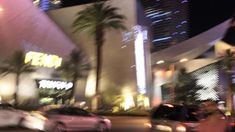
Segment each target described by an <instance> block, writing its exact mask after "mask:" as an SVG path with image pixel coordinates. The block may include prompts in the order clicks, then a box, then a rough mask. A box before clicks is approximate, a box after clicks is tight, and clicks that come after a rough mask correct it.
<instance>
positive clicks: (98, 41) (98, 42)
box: [95, 26, 104, 109]
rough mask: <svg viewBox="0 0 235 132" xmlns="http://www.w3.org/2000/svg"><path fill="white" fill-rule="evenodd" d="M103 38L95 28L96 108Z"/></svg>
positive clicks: (102, 33) (101, 30)
mask: <svg viewBox="0 0 235 132" xmlns="http://www.w3.org/2000/svg"><path fill="white" fill-rule="evenodd" d="M103 38H104V32H103V29H102V27H101V26H99V27H97V28H96V36H95V41H96V57H97V59H96V87H95V91H96V96H95V98H96V101H97V104H96V105H97V106H96V108H97V109H98V108H99V103H100V101H99V94H100V93H99V92H100V91H99V85H100V77H101V70H102V45H103V42H104V40H103Z"/></svg>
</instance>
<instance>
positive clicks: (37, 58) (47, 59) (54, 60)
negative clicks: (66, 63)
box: [24, 51, 62, 68]
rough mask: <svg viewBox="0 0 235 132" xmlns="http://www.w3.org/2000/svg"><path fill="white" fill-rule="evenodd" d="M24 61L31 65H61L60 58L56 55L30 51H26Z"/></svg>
mask: <svg viewBox="0 0 235 132" xmlns="http://www.w3.org/2000/svg"><path fill="white" fill-rule="evenodd" d="M24 62H25V63H30V64H31V65H33V66H42V67H48V68H52V67H54V68H58V67H59V66H61V63H62V58H61V57H59V56H57V55H50V54H45V53H40V52H33V51H30V52H28V53H26V55H25V61H24Z"/></svg>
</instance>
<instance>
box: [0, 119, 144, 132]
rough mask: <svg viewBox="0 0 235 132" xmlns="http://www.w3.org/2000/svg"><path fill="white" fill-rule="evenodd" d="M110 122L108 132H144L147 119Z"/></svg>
mask: <svg viewBox="0 0 235 132" xmlns="http://www.w3.org/2000/svg"><path fill="white" fill-rule="evenodd" d="M108 118H109V119H110V120H111V122H112V129H111V131H110V132H146V128H145V127H144V123H147V122H148V119H147V117H135V116H109V117H108ZM0 132H35V131H33V130H27V129H23V128H4V129H3V128H2V129H1V130H0Z"/></svg>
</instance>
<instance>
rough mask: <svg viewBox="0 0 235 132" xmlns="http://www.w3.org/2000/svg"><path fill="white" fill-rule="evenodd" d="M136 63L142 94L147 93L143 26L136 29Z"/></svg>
mask: <svg viewBox="0 0 235 132" xmlns="http://www.w3.org/2000/svg"><path fill="white" fill-rule="evenodd" d="M135 35H136V38H135V63H136V77H137V87H138V92H139V93H140V94H145V93H146V68H145V54H144V34H143V32H142V31H141V27H140V26H137V27H136V30H135Z"/></svg>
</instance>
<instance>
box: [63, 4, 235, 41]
mask: <svg viewBox="0 0 235 132" xmlns="http://www.w3.org/2000/svg"><path fill="white" fill-rule="evenodd" d="M95 1H97V0H62V7H68V6H74V5H80V4H88V3H91V2H95ZM188 1H189V21H190V27H189V31H190V34H189V36H190V37H192V36H195V35H197V34H199V33H202V32H204V31H206V30H208V29H210V28H212V27H214V26H216V25H218V24H220V23H222V22H223V21H225V20H227V19H228V18H230V17H232V16H233V14H234V12H235V0H188Z"/></svg>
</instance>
